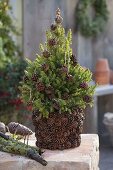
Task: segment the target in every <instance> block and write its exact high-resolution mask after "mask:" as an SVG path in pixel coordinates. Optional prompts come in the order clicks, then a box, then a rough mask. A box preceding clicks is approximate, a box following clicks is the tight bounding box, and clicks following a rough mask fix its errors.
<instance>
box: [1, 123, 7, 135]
mask: <svg viewBox="0 0 113 170" xmlns="http://www.w3.org/2000/svg"><path fill="white" fill-rule="evenodd" d="M6 130H7V129H6V126H5V124H4V123H3V122H0V132H2V133H4V134H5V133H6Z"/></svg>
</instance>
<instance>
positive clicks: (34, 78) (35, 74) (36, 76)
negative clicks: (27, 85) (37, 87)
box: [31, 73, 38, 82]
mask: <svg viewBox="0 0 113 170" xmlns="http://www.w3.org/2000/svg"><path fill="white" fill-rule="evenodd" d="M31 79H32V81H35V82H37V80H38V74H37V73H34V74H33V75H32V77H31Z"/></svg>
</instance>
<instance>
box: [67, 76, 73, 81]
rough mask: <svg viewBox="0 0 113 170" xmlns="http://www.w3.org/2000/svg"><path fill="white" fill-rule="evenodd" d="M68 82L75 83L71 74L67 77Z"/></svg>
mask: <svg viewBox="0 0 113 170" xmlns="http://www.w3.org/2000/svg"><path fill="white" fill-rule="evenodd" d="M66 79H67V81H69V82H72V81H73V76H72V75H71V74H68V75H67V76H66Z"/></svg>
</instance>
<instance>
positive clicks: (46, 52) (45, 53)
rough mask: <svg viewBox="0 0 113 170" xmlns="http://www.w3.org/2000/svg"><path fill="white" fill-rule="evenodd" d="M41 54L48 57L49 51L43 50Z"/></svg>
mask: <svg viewBox="0 0 113 170" xmlns="http://www.w3.org/2000/svg"><path fill="white" fill-rule="evenodd" d="M42 55H43V57H45V58H48V57H50V53H49V51H47V50H44V51H43V53H42Z"/></svg>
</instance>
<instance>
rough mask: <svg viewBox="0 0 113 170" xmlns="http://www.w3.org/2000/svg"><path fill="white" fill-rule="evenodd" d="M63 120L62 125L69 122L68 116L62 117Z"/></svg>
mask: <svg viewBox="0 0 113 170" xmlns="http://www.w3.org/2000/svg"><path fill="white" fill-rule="evenodd" d="M61 122H62V126H66V125H67V124H68V118H65V117H64V118H62V119H61Z"/></svg>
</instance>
